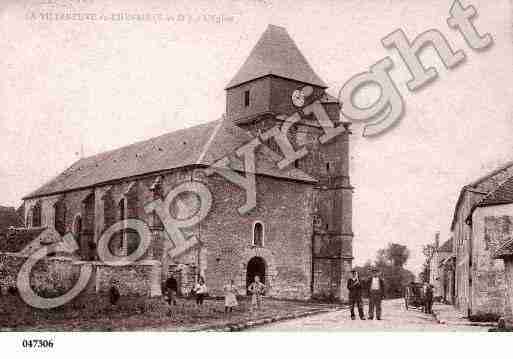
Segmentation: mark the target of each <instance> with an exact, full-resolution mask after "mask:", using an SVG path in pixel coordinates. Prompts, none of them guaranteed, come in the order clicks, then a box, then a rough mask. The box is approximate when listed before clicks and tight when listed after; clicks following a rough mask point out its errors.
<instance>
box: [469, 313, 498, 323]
mask: <svg viewBox="0 0 513 359" xmlns="http://www.w3.org/2000/svg"><path fill="white" fill-rule="evenodd" d="M499 318H500V315H499V314H496V313H477V314H472V315H470V316H469V317H468V320H470V321H471V322H475V323H488V322H497V321H499Z"/></svg>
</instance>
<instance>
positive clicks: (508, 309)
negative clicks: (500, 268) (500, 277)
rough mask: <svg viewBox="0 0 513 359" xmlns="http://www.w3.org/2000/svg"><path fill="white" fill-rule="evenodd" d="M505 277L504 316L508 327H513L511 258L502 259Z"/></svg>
mask: <svg viewBox="0 0 513 359" xmlns="http://www.w3.org/2000/svg"><path fill="white" fill-rule="evenodd" d="M504 267H505V277H506V300H505V303H504V304H505V308H504V315H505V319H506V320H507V322H508V324H509V325H510V326H513V258H512V257H509V258H506V259H504Z"/></svg>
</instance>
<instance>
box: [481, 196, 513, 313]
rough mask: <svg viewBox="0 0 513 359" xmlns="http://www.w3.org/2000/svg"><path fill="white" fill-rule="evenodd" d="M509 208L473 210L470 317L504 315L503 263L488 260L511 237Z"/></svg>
mask: <svg viewBox="0 0 513 359" xmlns="http://www.w3.org/2000/svg"><path fill="white" fill-rule="evenodd" d="M510 215H513V208H510V206H508V205H506V206H490V207H484V208H477V209H476V210H475V211H474V213H473V216H472V230H473V231H472V271H471V275H472V313H473V314H478V313H497V314H500V315H503V314H504V308H505V295H506V281H505V280H506V279H505V271H504V270H505V268H504V263H503V261H502V260H500V259H493V258H492V256H493V254H494V252H495V250H496V249H497V248H498V245H499V243H501V242H502V241H503V240H504V239H505V238H506V237H510V236H511V235H512V233H513V216H510Z"/></svg>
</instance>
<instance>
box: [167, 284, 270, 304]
mask: <svg viewBox="0 0 513 359" xmlns="http://www.w3.org/2000/svg"><path fill="white" fill-rule="evenodd" d="M265 291H266V286H265V284H264V283H262V282H261V280H260V277H259V276H255V277H254V280H253V282H252V283H251V284H250V285H249V286H248V293H249V294H250V296H251V306H250V310H251V311H254V310H255V309H260V308H261V307H262V298H263V296H264V295H265ZM163 292H164V295H165V297H166V300H167V302H168V304H169V305H176V296H177V293H178V282H177V281H176V279H175V278H174V277H173V276H170V277H169V278H168V279H167V280H166V282H165V283H164V291H163ZM223 293H224V311H225V313H231V312H232V311H233V308H235V307H237V306H238V305H239V303H238V301H237V296H238V295H239V292H238V289H237V286H236V285H235V281H234V280H233V279H231V280H230V281H229V282H228V283H227V284H226V285H225V286H224V287H223ZM191 295H192V296H194V297H195V299H196V305H197V306H198V307H201V306H203V302H204V300H205V297H206V296H207V295H208V288H207V285H206V284H205V279H204V278H203V277H201V276H200V277H199V278H198V281H197V282H196V284H195V285H194V286H193V288H192V290H191Z"/></svg>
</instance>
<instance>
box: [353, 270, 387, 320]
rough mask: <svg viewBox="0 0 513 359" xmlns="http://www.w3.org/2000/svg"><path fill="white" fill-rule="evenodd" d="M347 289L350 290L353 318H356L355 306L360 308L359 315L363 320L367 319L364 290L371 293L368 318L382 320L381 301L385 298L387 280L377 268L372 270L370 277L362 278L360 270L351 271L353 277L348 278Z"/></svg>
mask: <svg viewBox="0 0 513 359" xmlns="http://www.w3.org/2000/svg"><path fill="white" fill-rule="evenodd" d="M347 289H348V290H349V308H350V311H351V319H352V320H354V319H355V317H356V316H355V313H354V307H355V306H356V307H357V308H358V315H359V316H360V319H361V320H365V315H364V312H363V301H362V294H363V291H364V290H368V293H369V313H368V319H370V320H373V319H374V317H375V318H376V319H377V320H381V301H382V300H383V299H384V298H385V282H384V281H383V279H382V278H381V277H380V275H379V271H378V270H377V269H373V270H372V275H371V277H370V278H369V279H365V280H364V279H360V277H359V275H358V272H357V271H355V270H353V271H351V278H349V279H348V280H347Z"/></svg>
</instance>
